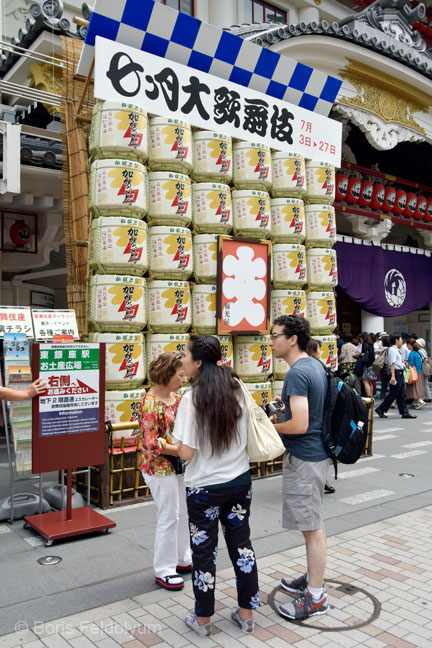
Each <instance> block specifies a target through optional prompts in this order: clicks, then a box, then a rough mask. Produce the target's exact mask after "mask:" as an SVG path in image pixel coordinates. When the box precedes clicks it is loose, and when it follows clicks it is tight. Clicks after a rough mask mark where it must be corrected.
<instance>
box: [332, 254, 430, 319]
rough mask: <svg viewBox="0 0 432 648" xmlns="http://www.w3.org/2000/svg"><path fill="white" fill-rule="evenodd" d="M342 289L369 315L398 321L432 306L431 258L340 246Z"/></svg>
mask: <svg viewBox="0 0 432 648" xmlns="http://www.w3.org/2000/svg"><path fill="white" fill-rule="evenodd" d="M335 249H336V252H337V259H338V270H339V287H340V288H341V290H343V292H344V293H346V294H347V295H348V296H349V297H351V299H352V300H353V301H355V302H356V303H358V304H360V305H361V307H362V308H364V309H365V310H367V311H368V312H369V313H373V314H374V315H379V316H381V317H396V316H398V315H406V314H407V313H411V312H412V311H415V310H420V309H422V308H424V307H425V306H426V307H427V305H428V304H429V303H430V302H432V282H431V277H432V257H430V256H426V255H424V254H413V253H411V252H395V251H391V250H384V249H383V248H381V247H380V246H377V245H363V244H357V243H342V242H338V243H336V245H335Z"/></svg>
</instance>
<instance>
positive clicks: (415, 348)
mask: <svg viewBox="0 0 432 648" xmlns="http://www.w3.org/2000/svg"><path fill="white" fill-rule="evenodd" d="M407 347H408V350H409V352H410V353H409V356H408V366H409V367H415V369H416V371H417V380H416V381H415V382H413V383H408V385H407V388H406V393H407V399H412V400H413V404H412V407H414V409H421V408H422V407H424V406H425V402H424V400H423V398H424V374H423V368H422V357H421V354H420V353H419V351H420V346H419V345H418V344H417V342H416V340H415V339H414V338H410V339H409V340H407Z"/></svg>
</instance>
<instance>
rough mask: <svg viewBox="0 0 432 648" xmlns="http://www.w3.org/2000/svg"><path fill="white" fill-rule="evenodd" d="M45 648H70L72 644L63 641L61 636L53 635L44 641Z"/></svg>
mask: <svg viewBox="0 0 432 648" xmlns="http://www.w3.org/2000/svg"><path fill="white" fill-rule="evenodd" d="M42 641H43V643H44V644H45V646H48V648H70V644H68V642H67V641H66V639H63V637H61V636H60V635H52V636H51V637H44V638H43V639H42Z"/></svg>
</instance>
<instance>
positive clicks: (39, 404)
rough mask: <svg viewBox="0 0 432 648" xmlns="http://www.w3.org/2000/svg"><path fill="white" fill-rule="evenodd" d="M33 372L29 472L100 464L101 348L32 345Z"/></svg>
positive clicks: (87, 344)
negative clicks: (39, 385) (37, 389)
mask: <svg viewBox="0 0 432 648" xmlns="http://www.w3.org/2000/svg"><path fill="white" fill-rule="evenodd" d="M33 371H34V377H36V378H37V377H39V378H41V379H42V380H43V381H44V382H46V383H47V388H46V390H45V392H44V393H43V394H42V395H41V396H40V397H39V398H35V399H33V472H34V473H38V472H48V471H51V470H63V469H67V468H70V467H71V466H75V467H77V466H88V465H98V464H102V463H104V451H105V443H104V435H105V430H104V428H105V425H104V423H105V421H104V419H105V412H104V406H105V398H104V396H105V345H99V344H97V343H85V344H83V343H72V344H41V345H35V346H34V351H33Z"/></svg>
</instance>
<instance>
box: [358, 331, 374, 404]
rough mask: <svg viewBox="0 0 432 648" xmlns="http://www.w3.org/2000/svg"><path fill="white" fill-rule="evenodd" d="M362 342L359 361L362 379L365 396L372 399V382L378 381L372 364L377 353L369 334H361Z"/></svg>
mask: <svg viewBox="0 0 432 648" xmlns="http://www.w3.org/2000/svg"><path fill="white" fill-rule="evenodd" d="M359 339H360V342H361V345H362V347H361V352H360V354H359V356H358V360H359V361H360V362H361V366H362V373H361V375H360V379H361V381H362V383H363V387H364V390H365V394H366V397H367V398H372V396H373V387H372V381H373V380H376V373H375V372H374V370H373V369H372V364H373V362H374V360H375V351H374V347H373V343H372V340H371V337H370V335H369V333H366V332H365V333H361V334H360V336H359Z"/></svg>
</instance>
